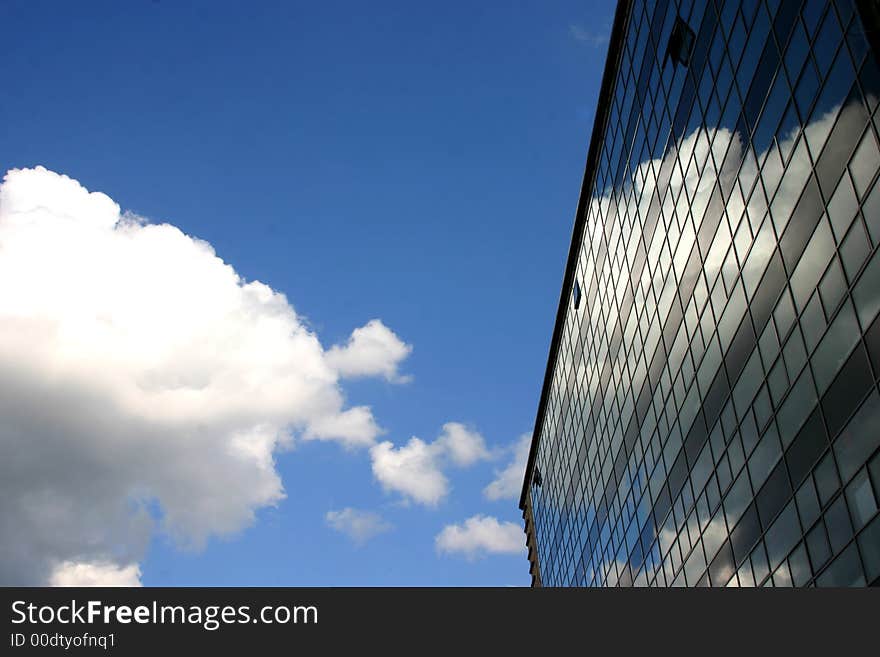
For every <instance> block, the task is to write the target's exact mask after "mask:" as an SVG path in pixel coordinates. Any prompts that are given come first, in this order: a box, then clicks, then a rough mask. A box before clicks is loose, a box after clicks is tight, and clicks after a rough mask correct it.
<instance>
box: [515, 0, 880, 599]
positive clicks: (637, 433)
mask: <svg viewBox="0 0 880 657" xmlns="http://www.w3.org/2000/svg"><path fill="white" fill-rule="evenodd" d="M877 17H878V3H877V2H875V1H871V0H867V1H861V0H859V1H854V0H834V1H833V2H825V1H816V0H776V1H772V0H746V1H743V2H740V1H738V0H736V1H735V0H726V1H725V0H707V1H706V2H701V1H695V0H654V1H650V0H631V1H627V0H622V1H621V2H620V3H619V4H618V8H617V12H616V15H615V20H614V25H613V28H612V34H611V39H610V45H609V49H608V57H607V62H606V66H605V73H604V78H603V81H602V85H601V89H600V93H599V100H598V109H597V112H596V118H595V123H594V126H593V133H592V138H591V142H590V146H589V151H588V154H587V164H586V172H585V175H584V182H583V186H582V188H581V196H580V200H579V202H578V207H577V214H576V217H575V227H574V231H573V236H572V243H571V248H570V251H569V255H568V263H567V266H566V271H565V278H564V281H563V287H562V295H561V300H560V304H559V310H558V313H557V316H556V325H555V328H554V332H553V337H552V342H551V348H550V357H549V360H548V365H547V371H546V375H545V380H544V386H543V390H542V393H541V399H540V404H539V409H538V417H537V421H536V426H535V432H534V437H533V439H532V446H531V452H530V455H529V460H528V466H527V470H526V477H525V481H524V484H523V492H522V497H521V500H520V506H521V508H522V510H523V515H524V517H525V521H526V532H527V535H528V544H529V560H530V563H531V572H532V578H533V584H535V585H544V586H547V585H550V586H569V585H577V586H633V585H635V586H648V585H651V586H679V585H681V586H704V585H711V586H736V585H738V586H770V585H772V586H792V585H794V586H810V585H817V586H828V585H846V586H850V585H854V586H859V585H867V584H872V583H874V584H876V583H877V582H878V578H880V516H878V501H880V453H878V447H880V390H878V379H880V318H878V312H880V253H878V248H877V247H878V244H880V185H878V184H877V182H876V180H875V179H876V177H877V172H878V169H880V134H878V133H880V111H878V101H880V66H878V64H880V48H878V41H877V39H878V31H877V30H878V21H877Z"/></svg>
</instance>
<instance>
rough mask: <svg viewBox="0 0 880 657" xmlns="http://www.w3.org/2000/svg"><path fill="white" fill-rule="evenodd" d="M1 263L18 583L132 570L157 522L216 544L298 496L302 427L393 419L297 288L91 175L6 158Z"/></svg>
mask: <svg viewBox="0 0 880 657" xmlns="http://www.w3.org/2000/svg"><path fill="white" fill-rule="evenodd" d="M0 280H2V281H3V284H2V285H0V390H2V391H3V393H2V394H0V417H2V418H3V421H2V423H0V449H2V453H3V455H4V456H3V459H2V460H0V583H2V584H10V585H11V584H38V583H45V582H49V581H56V579H57V577H60V575H58V573H67V572H82V569H80V570H75V569H74V571H71V568H73V567H72V566H70V565H69V564H91V566H89V567H90V568H91V569H92V570H91V571H90V572H93V573H96V574H97V575H100V574H101V573H111V572H114V571H112V570H108V567H105V566H102V567H100V568H99V567H97V566H95V564H105V565H106V564H111V565H112V564H118V565H119V566H118V569H122V571H124V569H125V568H130V567H131V566H130V564H136V563H138V562H139V561H140V559H141V558H142V556H143V554H144V551H145V549H146V546H147V544H148V543H149V541H150V537H151V536H152V534H153V533H154V531H155V530H156V529H159V530H162V531H164V532H166V533H167V534H168V535H170V536H171V537H172V538H173V539H174V540H176V541H177V542H178V544H180V545H182V546H186V547H193V548H198V547H200V546H201V545H202V544H203V543H204V542H205V541H206V540H207V539H208V538H210V537H211V536H216V535H227V534H230V533H233V532H236V531H239V530H241V529H242V528H244V527H246V526H247V525H249V524H250V523H251V522H252V521H253V520H254V517H255V513H256V511H257V510H258V509H260V508H261V507H266V506H271V505H275V504H277V503H278V502H279V501H280V500H282V499H283V498H284V495H285V493H284V488H283V486H282V482H281V479H280V477H279V475H278V473H277V471H276V469H275V454H276V453H277V451H278V450H279V449H282V448H284V447H285V446H288V445H290V444H291V441H292V439H293V438H294V437H297V436H299V437H301V438H302V439H305V440H308V439H320V440H332V441H337V442H339V443H342V444H345V445H351V446H358V445H371V444H373V443H374V442H375V438H376V437H377V436H378V435H379V433H380V429H379V427H378V425H377V424H376V422H375V420H374V418H373V415H372V413H371V411H370V409H369V408H366V407H362V406H357V407H353V408H346V404H345V399H344V394H343V390H342V389H341V387H340V386H339V378H340V370H339V369H338V368H339V367H340V366H339V364H338V363H336V364H334V362H331V361H333V359H331V358H329V356H328V352H327V351H325V350H324V349H323V348H322V346H321V343H320V342H319V340H318V337H317V336H316V335H315V334H314V333H313V332H312V331H310V330H309V329H308V328H307V327H306V325H305V323H304V322H303V320H302V318H301V317H300V316H299V315H298V314H297V313H296V311H295V310H294V308H293V307H292V306H291V304H290V303H289V302H288V300H287V299H286V298H285V296H284V295H283V294H281V293H279V292H276V291H274V290H272V289H271V288H270V287H268V286H267V285H265V284H263V283H260V282H256V281H254V282H246V281H244V280H242V279H241V278H240V276H239V275H238V274H237V273H236V272H235V270H234V269H233V268H232V267H231V266H230V265H228V264H227V263H225V262H224V261H223V260H221V259H220V258H219V257H218V256H217V255H216V254H215V253H214V250H213V249H212V248H211V246H210V245H209V244H208V243H206V242H204V241H201V240H198V239H195V238H193V237H190V236H188V235H186V234H184V233H183V232H181V231H180V230H179V229H178V228H176V227H174V226H172V225H169V224H150V223H148V222H146V220H143V219H141V218H138V217H136V216H133V215H130V214H126V213H122V212H121V211H120V208H119V206H118V205H117V204H116V203H115V202H114V201H113V200H111V199H110V198H109V197H107V196H106V195H104V194H101V193H94V192H92V193H90V192H89V191H88V190H86V189H85V188H84V187H83V186H82V185H80V184H79V183H78V182H77V181H75V180H72V179H71V178H68V177H66V176H63V175H59V174H57V173H53V172H51V171H47V170H46V169H44V168H42V167H37V168H35V169H13V170H11V171H9V172H8V173H7V174H6V176H5V178H4V180H3V183H2V186H0ZM370 325H372V326H373V328H368V327H369V326H370ZM370 325H368V326H366V327H363V329H365V330H367V329H368V331H367V332H368V334H371V333H373V332H377V329H376V326H377V325H376V324H374V323H372V322H371V324H370ZM380 325H381V324H380ZM383 328H384V327H383ZM385 330H386V331H387V329H385ZM378 332H379V333H381V331H378ZM355 334H357V330H356V331H355ZM355 334H353V337H352V340H351V344H353V345H358V344H360V342H361V341H359V340H358V339H357V337H356V336H355ZM392 335H393V334H392ZM355 351H357V349H355ZM389 358H390V359H391V361H389V362H387V363H384V364H383V363H382V361H381V358H374V359H373V360H371V363H372V365H371V368H372V369H371V370H370V371H371V372H373V373H377V374H382V375H384V373H385V372H392V371H396V367H397V363H399V361H400V357H399V354H396V353H391V355H389ZM148 509H149V511H148ZM157 519H158V526H155V525H156V524H157ZM57 564H68V565H67V566H64V567H63V568H62V569H61V570H58V567H56V565H57ZM53 569H54V570H53ZM122 571H120V572H122ZM125 572H133V571H125ZM56 576H57V577H56ZM108 577H109V575H108Z"/></svg>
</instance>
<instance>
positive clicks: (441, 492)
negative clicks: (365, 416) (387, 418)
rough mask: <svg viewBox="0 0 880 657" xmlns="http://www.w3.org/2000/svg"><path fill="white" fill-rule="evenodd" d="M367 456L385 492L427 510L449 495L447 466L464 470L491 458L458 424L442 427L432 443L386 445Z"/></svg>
mask: <svg viewBox="0 0 880 657" xmlns="http://www.w3.org/2000/svg"><path fill="white" fill-rule="evenodd" d="M370 456H371V458H372V462H373V475H374V476H375V477H376V479H377V480H378V481H379V483H380V484H381V485H382V487H383V488H384V489H385V490H387V491H396V492H398V493H401V494H403V495H404V496H405V497H406V498H408V499H411V500H412V501H414V502H418V503H419V504H424V505H426V506H436V505H437V504H438V503H439V502H440V501H441V500H442V499H443V498H444V497H446V495H447V494H448V493H449V479H447V477H446V475H445V473H444V470H445V469H446V467H447V466H448V465H450V464H452V465H456V466H459V467H466V466H470V465H473V464H474V463H476V462H477V461H480V460H484V459H488V458H490V454H489V451H488V450H487V449H486V444H485V441H484V440H483V437H482V436H481V435H480V434H479V433H477V432H476V431H473V430H471V429H468V428H467V427H466V426H465V425H463V424H460V423H458V422H447V423H446V424H444V425H443V430H442V432H441V434H440V436H439V437H438V438H437V439H436V440H435V441H434V442H432V443H426V442H425V441H423V440H422V439H421V438H416V437H415V436H413V437H412V438H410V440H409V442H408V443H407V444H406V445H404V446H402V447H395V446H394V444H393V443H391V442H390V441H385V442H382V443H379V444H378V445H376V446H375V447H373V448H372V449H371V450H370Z"/></svg>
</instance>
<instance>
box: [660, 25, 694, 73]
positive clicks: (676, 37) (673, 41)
mask: <svg viewBox="0 0 880 657" xmlns="http://www.w3.org/2000/svg"><path fill="white" fill-rule="evenodd" d="M693 48H694V31H693V30H692V29H691V28H690V27H689V26H688V24H687V23H685V22H684V21H683V20H682V19H681V17H680V16H679V17H676V19H675V25H673V26H672V34H670V35H669V45H668V46H666V58H665V59H664V64H665V63H666V59H672V62H673V63H674V64H681V65H682V66H687V65H688V64H689V63H690V61H691V50H693Z"/></svg>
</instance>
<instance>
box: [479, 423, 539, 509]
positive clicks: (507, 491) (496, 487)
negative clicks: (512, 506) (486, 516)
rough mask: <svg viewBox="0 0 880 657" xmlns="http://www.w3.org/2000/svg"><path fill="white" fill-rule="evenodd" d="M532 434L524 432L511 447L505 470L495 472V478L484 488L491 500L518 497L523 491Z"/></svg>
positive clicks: (485, 493)
mask: <svg viewBox="0 0 880 657" xmlns="http://www.w3.org/2000/svg"><path fill="white" fill-rule="evenodd" d="M531 443H532V435H531V434H528V433H524V434H523V435H522V436H520V437H519V439H518V440H517V441H516V442H515V443H514V444H513V445H512V446H511V447H510V449H509V451H510V452H511V457H512V458H511V460H510V462H509V463H508V464H507V465H506V466H505V467H504V469H503V470H497V471H496V472H495V479H493V480H492V482H491V483H490V484H489V485H488V486H486V487H485V488H484V489H483V494H484V495H485V496H486V497H487V498H488V499H490V500H493V501H495V500H507V499H509V500H513V499H518V498H519V494H520V492H521V491H522V485H523V478H524V477H525V474H526V461H528V460H529V447H530V446H531Z"/></svg>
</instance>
